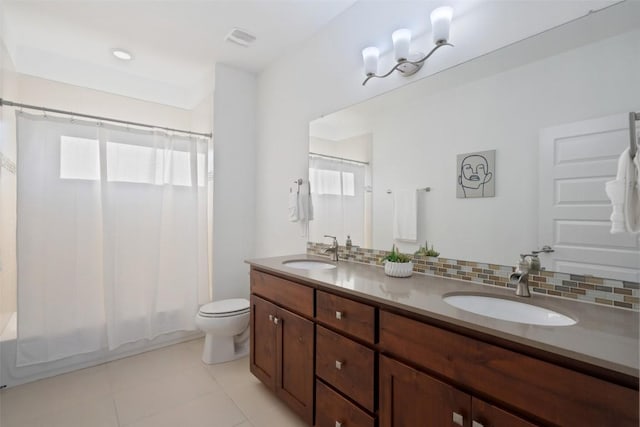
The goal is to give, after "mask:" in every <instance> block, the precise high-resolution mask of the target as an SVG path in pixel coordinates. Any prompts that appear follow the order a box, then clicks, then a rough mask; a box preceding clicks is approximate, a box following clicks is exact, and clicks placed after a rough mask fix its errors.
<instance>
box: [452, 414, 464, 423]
mask: <svg viewBox="0 0 640 427" xmlns="http://www.w3.org/2000/svg"><path fill="white" fill-rule="evenodd" d="M452 421H453V423H454V424H455V425H458V426H462V425H464V417H463V416H462V414H459V413H457V412H454V413H453V417H452Z"/></svg>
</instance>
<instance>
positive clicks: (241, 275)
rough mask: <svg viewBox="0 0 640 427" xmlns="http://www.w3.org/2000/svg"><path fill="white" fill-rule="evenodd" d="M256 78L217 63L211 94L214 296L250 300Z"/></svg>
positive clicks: (252, 254) (253, 233)
mask: <svg viewBox="0 0 640 427" xmlns="http://www.w3.org/2000/svg"><path fill="white" fill-rule="evenodd" d="M255 100H256V77H255V75H253V74H251V73H247V72H245V71H242V70H238V69H235V68H232V67H229V66H226V65H223V64H218V65H216V70H215V90H214V107H213V108H214V110H215V116H214V125H213V129H214V136H213V145H214V166H213V167H214V184H213V185H214V191H213V198H214V202H213V206H214V213H213V298H214V299H216V300H217V299H224V298H232V297H236V298H237V297H245V298H248V297H249V275H248V271H249V268H248V266H247V265H246V264H244V260H245V259H247V258H251V257H253V256H254V239H255V232H254V224H255V221H256V209H255V182H256V181H255V180H256V175H255V167H256V155H255V131H256V130H255V121H256V112H255V102H256V101H255Z"/></svg>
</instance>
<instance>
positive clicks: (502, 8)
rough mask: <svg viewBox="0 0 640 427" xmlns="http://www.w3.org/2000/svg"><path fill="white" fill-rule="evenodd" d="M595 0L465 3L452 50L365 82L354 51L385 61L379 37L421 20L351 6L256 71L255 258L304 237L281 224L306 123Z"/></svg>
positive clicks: (420, 12) (299, 248)
mask: <svg viewBox="0 0 640 427" xmlns="http://www.w3.org/2000/svg"><path fill="white" fill-rule="evenodd" d="M596 3H598V2H588V1H585V2H574V1H563V2H526V3H525V2H477V3H476V2H473V3H472V2H467V3H465V4H468V5H472V6H473V10H469V11H467V12H466V13H465V12H463V13H460V14H458V15H456V17H455V18H454V22H453V28H452V42H454V43H458V46H457V47H456V48H455V49H448V48H444V49H442V50H441V51H440V52H438V54H436V55H434V57H433V58H432V60H430V61H429V63H428V64H427V66H425V68H424V69H423V70H421V71H420V73H418V74H416V75H414V76H412V77H409V78H406V79H403V78H402V77H399V76H397V75H396V76H393V77H390V78H388V79H385V80H378V79H375V80H372V81H371V82H370V83H369V84H367V86H365V87H363V86H362V85H361V82H362V80H363V77H364V76H363V74H362V65H361V54H360V52H361V49H362V48H364V47H366V46H367V45H370V44H376V45H379V46H381V47H383V56H382V60H381V62H382V63H383V64H385V65H388V64H389V54H388V49H389V47H390V43H389V42H388V41H386V42H384V40H387V39H388V38H389V35H390V34H391V32H392V31H393V30H394V29H396V28H399V27H401V26H404V25H407V26H410V27H411V28H412V29H414V30H415V27H416V22H418V23H419V22H420V18H421V17H424V18H422V20H426V19H427V16H428V14H429V11H428V10H425V3H424V2H358V3H355V4H354V6H353V7H351V8H350V9H348V10H347V11H346V12H345V13H343V14H342V15H340V16H338V17H337V18H336V19H334V20H333V21H332V22H331V23H330V24H329V25H328V26H327V27H325V28H324V29H323V30H322V31H320V32H319V33H318V34H316V36H315V37H313V38H312V39H310V40H309V41H307V42H306V43H304V44H303V45H302V46H301V47H300V49H299V50H298V51H294V52H287V54H286V55H285V56H283V58H282V59H281V60H279V61H277V62H275V63H274V64H273V65H271V66H270V67H269V68H267V69H266V70H265V71H263V72H262V73H261V74H260V76H259V82H258V145H257V159H258V161H257V163H256V255H258V256H273V255H281V254H291V253H301V252H304V251H305V245H306V242H305V241H306V239H305V238H304V237H301V236H300V233H299V230H298V227H297V224H293V223H290V222H288V221H287V210H286V208H287V194H288V188H289V183H290V182H291V181H293V180H294V179H297V178H298V177H304V176H307V150H308V139H309V122H310V121H311V120H313V119H316V118H318V117H320V116H321V115H323V114H327V113H330V112H332V111H336V110H338V109H341V108H344V107H346V106H348V105H351V104H353V103H356V102H359V101H363V100H365V99H368V98H371V97H373V96H375V95H378V94H380V93H383V92H385V91H388V90H391V89H394V88H397V87H400V86H403V85H406V84H408V83H410V82H412V81H417V80H419V79H422V78H424V77H426V76H429V75H431V74H434V73H436V72H438V71H441V70H443V69H446V68H448V67H451V66H453V65H455V64H459V63H461V62H464V61H467V60H469V59H471V58H474V57H477V56H479V55H481V54H484V53H487V52H490V51H492V50H495V49H497V48H499V47H502V46H505V45H507V44H509V43H512V42H514V41H517V40H521V39H523V38H525V37H528V36H531V35H533V34H537V33H539V32H540V31H543V30H545V29H547V28H551V27H553V26H555V25H558V24H560V23H562V22H566V21H568V20H570V19H573V18H576V17H578V16H581V15H584V14H585V13H587V12H588V11H589V9H591V8H596V9H597V7H598V5H596V6H595V7H594V5H595V4H596ZM609 3H610V2H609ZM602 4H603V2H600V3H599V6H602ZM460 6H464V5H463V4H460ZM516 9H517V12H518V13H516ZM456 13H459V10H458V9H457V10H456ZM511 24H513V25H511ZM418 30H422V31H424V27H423V28H419V29H418ZM478 34H482V37H478ZM428 39H429V35H428V34H426V35H423V36H420V37H417V38H416V41H415V44H416V45H418V46H429V44H430V42H429V40H428ZM447 49H448V50H447ZM381 70H382V69H381Z"/></svg>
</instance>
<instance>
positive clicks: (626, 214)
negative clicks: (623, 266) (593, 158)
mask: <svg viewBox="0 0 640 427" xmlns="http://www.w3.org/2000/svg"><path fill="white" fill-rule="evenodd" d="M639 166H640V165H639V163H638V156H637V155H636V157H635V158H634V159H633V160H631V157H630V156H629V149H628V148H627V149H626V150H624V151H623V152H622V154H621V155H620V159H619V160H618V172H617V174H616V179H615V180H613V181H609V182H607V184H606V185H605V190H606V192H607V196H608V197H609V200H611V205H612V206H613V211H612V212H611V217H610V220H611V233H624V232H625V231H626V232H632V233H633V232H638V231H640V193H639V191H640V188H639V187H638V167H639Z"/></svg>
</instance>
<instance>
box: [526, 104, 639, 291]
mask: <svg viewBox="0 0 640 427" xmlns="http://www.w3.org/2000/svg"><path fill="white" fill-rule="evenodd" d="M627 147H629V119H628V114H619V115H615V116H609V117H601V118H597V119H591V120H585V121H581V122H575V123H568V124H564V125H560V126H555V127H552V128H546V129H542V130H541V132H540V151H539V153H540V157H539V192H540V193H539V201H540V205H539V219H538V221H539V227H538V228H539V241H538V245H539V248H541V247H543V246H544V245H549V246H551V247H553V249H554V250H555V252H553V253H549V254H546V253H542V254H540V261H541V263H542V266H543V267H546V268H547V269H549V270H552V271H571V272H572V273H576V274H590V275H594V276H599V277H607V278H613V279H618V280H630V281H636V282H637V281H640V269H638V266H639V265H640V238H639V237H638V235H631V234H613V235H612V234H611V233H609V230H610V228H611V223H610V221H609V217H610V216H611V211H612V207H611V203H610V202H609V199H608V198H607V196H606V193H605V189H604V186H605V183H606V182H607V181H610V180H613V179H615V176H616V171H617V167H618V158H619V157H620V154H621V153H622V152H623V151H624V149H625V148H627Z"/></svg>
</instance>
